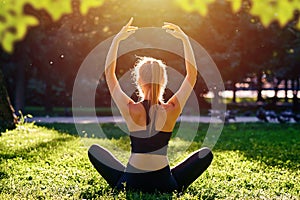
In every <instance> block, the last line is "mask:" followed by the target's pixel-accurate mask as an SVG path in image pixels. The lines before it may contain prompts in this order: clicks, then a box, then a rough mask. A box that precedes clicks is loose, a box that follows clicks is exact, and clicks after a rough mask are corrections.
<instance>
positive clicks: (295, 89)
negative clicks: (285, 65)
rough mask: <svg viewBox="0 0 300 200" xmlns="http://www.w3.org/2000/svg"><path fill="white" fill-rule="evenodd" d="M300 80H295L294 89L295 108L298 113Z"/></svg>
mask: <svg viewBox="0 0 300 200" xmlns="http://www.w3.org/2000/svg"><path fill="white" fill-rule="evenodd" d="M299 85H300V82H299V78H297V79H295V80H294V79H293V82H292V88H293V108H294V110H295V111H296V110H297V108H298V90H299Z"/></svg>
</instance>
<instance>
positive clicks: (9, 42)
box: [0, 0, 103, 131]
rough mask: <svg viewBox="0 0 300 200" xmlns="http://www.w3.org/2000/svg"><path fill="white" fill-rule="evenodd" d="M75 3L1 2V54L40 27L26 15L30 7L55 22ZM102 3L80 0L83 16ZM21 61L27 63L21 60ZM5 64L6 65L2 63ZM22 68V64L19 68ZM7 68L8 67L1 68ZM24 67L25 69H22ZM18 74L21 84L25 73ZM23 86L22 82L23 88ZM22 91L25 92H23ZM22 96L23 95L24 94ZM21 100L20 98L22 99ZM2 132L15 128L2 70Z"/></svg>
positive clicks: (68, 11)
mask: <svg viewBox="0 0 300 200" xmlns="http://www.w3.org/2000/svg"><path fill="white" fill-rule="evenodd" d="M72 2H79V1H72V0H65V1H53V0H44V1H39V0H11V1H0V21H1V24H0V44H1V47H2V48H1V52H2V53H4V52H9V53H12V52H13V50H14V48H13V47H14V44H15V42H17V41H20V40H22V39H23V38H24V37H25V35H26V33H27V31H28V27H30V26H36V25H38V23H39V21H38V18H37V17H36V16H34V15H31V14H29V13H28V12H27V10H28V9H27V8H28V7H31V8H33V9H35V10H45V11H46V12H47V13H48V14H49V15H50V16H51V17H52V19H53V20H58V19H59V18H61V16H63V15H65V14H69V13H71V12H72ZM102 3H103V0H89V1H81V2H80V4H79V5H80V6H79V9H80V11H81V13H82V14H86V13H87V11H88V9H89V8H92V7H98V6H100V5H102ZM20 62H24V61H23V60H22V59H21V60H20ZM2 64H3V63H2ZM19 66H22V65H19ZM1 67H5V66H1ZM22 67H25V66H22ZM23 69H24V68H22V69H21V70H20V71H18V72H19V73H18V74H20V79H19V80H20V81H21V80H22V76H23V74H24V72H23V71H22V70H23ZM22 85H24V84H23V83H22V82H21V84H20V86H22ZM20 91H22V89H20ZM21 96H22V94H21ZM19 98H20V97H18V99H19ZM0 111H1V113H0V131H4V130H6V129H11V128H14V124H15V123H16V117H15V115H14V110H13V108H12V106H11V103H10V100H9V96H8V93H7V90H6V87H5V84H4V78H3V75H2V71H1V69H0Z"/></svg>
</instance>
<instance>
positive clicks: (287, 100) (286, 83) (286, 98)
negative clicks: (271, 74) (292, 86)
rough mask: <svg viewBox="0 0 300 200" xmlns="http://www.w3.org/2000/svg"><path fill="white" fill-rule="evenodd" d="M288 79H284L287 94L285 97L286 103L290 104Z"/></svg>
mask: <svg viewBox="0 0 300 200" xmlns="http://www.w3.org/2000/svg"><path fill="white" fill-rule="evenodd" d="M288 90H289V89H288V79H284V92H285V96H284V102H285V103H288V102H289V98H288Z"/></svg>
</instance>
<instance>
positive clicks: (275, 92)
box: [273, 79, 282, 105]
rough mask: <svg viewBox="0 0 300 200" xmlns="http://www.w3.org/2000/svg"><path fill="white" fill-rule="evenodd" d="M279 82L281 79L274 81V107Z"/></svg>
mask: <svg viewBox="0 0 300 200" xmlns="http://www.w3.org/2000/svg"><path fill="white" fill-rule="evenodd" d="M281 81H282V79H278V80H277V81H276V85H275V87H274V97H273V104H274V105H276V103H277V101H278V98H277V95H278V90H279V85H280V83H281Z"/></svg>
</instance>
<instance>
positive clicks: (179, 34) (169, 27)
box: [162, 22, 187, 40]
mask: <svg viewBox="0 0 300 200" xmlns="http://www.w3.org/2000/svg"><path fill="white" fill-rule="evenodd" d="M162 28H163V29H166V32H167V33H170V34H171V35H173V36H174V37H176V38H178V39H181V40H183V39H187V35H186V34H185V33H184V32H183V30H181V28H180V27H179V26H177V25H175V24H172V23H169V22H164V25H163V26H162Z"/></svg>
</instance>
